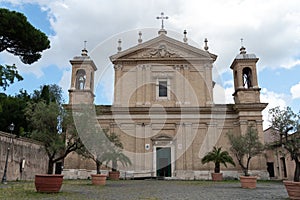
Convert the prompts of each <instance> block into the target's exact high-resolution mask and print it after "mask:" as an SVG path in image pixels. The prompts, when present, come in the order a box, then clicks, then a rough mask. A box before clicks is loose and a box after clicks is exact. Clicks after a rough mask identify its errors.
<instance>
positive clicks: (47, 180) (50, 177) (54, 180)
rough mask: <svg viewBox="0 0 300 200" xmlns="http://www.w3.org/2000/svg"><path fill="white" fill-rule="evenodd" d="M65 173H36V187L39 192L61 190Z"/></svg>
mask: <svg viewBox="0 0 300 200" xmlns="http://www.w3.org/2000/svg"><path fill="white" fill-rule="evenodd" d="M63 177H64V175H62V174H37V175H35V181H34V184H35V188H36V191H37V192H47V193H52V192H59V190H60V188H61V186H62V182H63Z"/></svg>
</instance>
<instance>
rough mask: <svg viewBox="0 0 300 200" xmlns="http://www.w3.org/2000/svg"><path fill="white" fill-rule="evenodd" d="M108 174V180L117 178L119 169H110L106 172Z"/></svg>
mask: <svg viewBox="0 0 300 200" xmlns="http://www.w3.org/2000/svg"><path fill="white" fill-rule="evenodd" d="M108 176H109V179H110V180H119V177H120V172H119V171H110V172H109V173H108Z"/></svg>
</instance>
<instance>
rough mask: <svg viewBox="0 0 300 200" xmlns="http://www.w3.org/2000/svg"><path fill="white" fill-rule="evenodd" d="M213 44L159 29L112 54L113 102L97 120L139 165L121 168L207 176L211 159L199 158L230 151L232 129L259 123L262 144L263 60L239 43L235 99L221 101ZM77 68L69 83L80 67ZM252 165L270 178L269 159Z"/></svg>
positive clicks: (227, 170) (137, 173) (100, 108)
mask: <svg viewBox="0 0 300 200" xmlns="http://www.w3.org/2000/svg"><path fill="white" fill-rule="evenodd" d="M207 49H208V48H205V49H204V50H202V49H198V48H195V47H193V46H191V45H189V44H187V43H185V42H180V41H177V40H175V39H173V38H170V37H168V36H167V34H166V31H164V30H163V31H162V30H160V31H159V35H158V36H157V37H155V38H154V39H151V40H149V41H146V42H143V43H139V44H138V45H136V46H134V47H132V48H129V49H127V50H124V51H119V52H118V53H117V54H115V55H112V56H111V57H110V59H111V62H112V63H113V65H114V70H115V80H114V81H115V84H114V85H115V87H114V102H113V105H112V106H109V107H107V106H100V105H96V113H97V115H96V118H97V120H98V122H99V124H100V125H101V127H102V128H103V129H107V130H109V132H114V133H116V134H117V135H119V136H120V138H121V141H122V143H123V145H124V153H125V154H126V155H127V156H128V157H130V159H131V161H132V163H133V165H131V166H129V167H127V168H122V167H120V170H123V171H127V172H130V173H133V174H134V176H165V177H174V178H181V179H209V178H210V177H209V176H207V174H208V173H209V172H212V171H213V168H214V166H213V163H210V164H205V165H203V164H202V163H201V158H202V157H203V156H204V155H205V154H206V153H207V152H208V151H210V150H211V149H212V148H213V146H222V147H223V148H224V149H225V150H228V151H229V148H230V147H229V142H228V139H227V133H228V132H231V133H234V134H244V133H245V131H246V130H247V126H249V125H253V126H254V127H256V128H257V130H258V134H259V136H260V138H261V140H262V141H263V129H262V114H261V111H262V110H263V109H264V108H265V107H266V105H267V104H266V103H261V102H260V97H259V96H260V88H259V86H258V81H257V74H256V62H257V61H258V58H256V56H255V55H254V54H247V53H246V51H245V49H244V48H243V47H242V48H241V53H240V54H238V55H237V56H236V58H235V59H234V61H233V63H232V65H231V66H230V68H231V69H232V70H233V78H234V87H235V92H234V94H233V96H234V100H235V104H227V105H225V104H215V103H214V99H213V87H214V82H213V80H212V68H213V63H214V62H215V61H216V59H217V56H216V55H214V54H212V53H210V52H209V51H207ZM81 59H83V58H81ZM72 65H73V72H72V85H71V88H72V87H74V85H76V83H75V82H76V80H77V79H76V70H77V69H78V68H77V67H76V66H77V65H76V64H75V63H72ZM92 66H93V65H92ZM89 69H96V67H94V68H89ZM91 71H92V70H91ZM87 80H88V79H87ZM91 81H93V80H91ZM87 82H89V80H88V81H87ZM89 89H90V90H91V91H93V88H89ZM77 92H78V96H77V97H79V94H80V92H81V91H76V90H72V89H71V90H70V97H71V95H73V96H74V95H77ZM88 98H90V99H89V100H86V99H81V100H76V101H74V100H70V104H72V105H74V104H76V103H79V102H84V101H85V100H86V102H87V103H90V102H93V97H90V96H89V97H88ZM66 162H68V159H66V160H65V163H66ZM69 167H70V168H71V167H72V166H69ZM74 168H76V167H74ZM250 169H251V170H254V171H255V172H254V173H255V174H258V175H259V176H261V177H262V178H266V174H267V173H266V161H265V158H264V157H263V156H261V157H257V158H254V159H253V161H252V162H251V166H250ZM222 170H223V171H224V174H227V175H228V176H231V177H232V176H237V174H238V173H240V172H241V171H240V168H239V167H232V166H229V167H228V168H225V167H223V168H222Z"/></svg>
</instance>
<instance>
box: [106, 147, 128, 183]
mask: <svg viewBox="0 0 300 200" xmlns="http://www.w3.org/2000/svg"><path fill="white" fill-rule="evenodd" d="M102 160H103V161H104V162H106V164H108V163H109V162H111V164H112V165H111V171H110V172H109V178H110V179H111V180H119V177H120V171H118V162H120V163H121V164H122V165H123V166H128V165H131V161H130V159H129V158H128V157H127V156H126V155H125V154H124V153H123V152H122V150H121V149H117V148H114V149H111V150H110V151H108V152H106V153H104V154H103V156H102Z"/></svg>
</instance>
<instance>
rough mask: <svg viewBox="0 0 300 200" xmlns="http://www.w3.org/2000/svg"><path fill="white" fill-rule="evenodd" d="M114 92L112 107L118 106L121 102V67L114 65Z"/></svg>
mask: <svg viewBox="0 0 300 200" xmlns="http://www.w3.org/2000/svg"><path fill="white" fill-rule="evenodd" d="M114 69H115V92H114V106H120V105H121V102H122V98H121V96H122V65H115V66H114Z"/></svg>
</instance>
